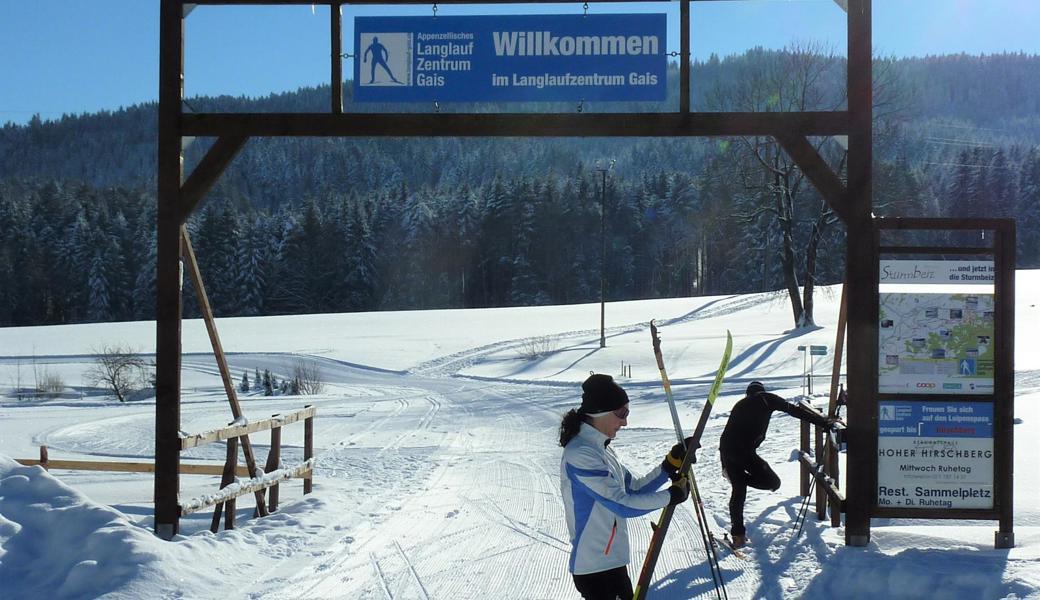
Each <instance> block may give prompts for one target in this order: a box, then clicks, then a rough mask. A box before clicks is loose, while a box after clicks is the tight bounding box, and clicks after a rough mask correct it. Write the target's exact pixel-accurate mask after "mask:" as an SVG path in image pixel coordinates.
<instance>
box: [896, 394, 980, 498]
mask: <svg viewBox="0 0 1040 600" xmlns="http://www.w3.org/2000/svg"><path fill="white" fill-rule="evenodd" d="M877 473H878V478H877V481H878V487H877V498H878V506H882V507H891V508H938V509H953V508H968V509H992V508H993V506H994V502H993V405H992V404H991V403H989V402H943V401H937V400H924V401H919V402H908V401H891V402H880V403H879V404H878V471H877Z"/></svg>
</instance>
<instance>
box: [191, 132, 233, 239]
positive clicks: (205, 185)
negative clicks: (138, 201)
mask: <svg viewBox="0 0 1040 600" xmlns="http://www.w3.org/2000/svg"><path fill="white" fill-rule="evenodd" d="M248 139H249V138H248V137H247V136H242V135H226V136H221V137H219V138H217V141H216V142H214V143H213V145H212V146H210V149H209V151H208V152H206V155H205V156H203V157H202V160H201V161H199V164H198V165H196V166H195V170H193V171H192V172H191V175H189V176H188V180H187V181H185V182H184V185H182V186H181V206H182V210H181V223H184V222H185V221H187V220H188V217H189V216H190V215H191V213H193V212H195V208H196V207H198V205H199V202H201V201H202V198H203V197H204V196H205V195H206V193H207V192H209V191H210V189H212V188H213V185H214V184H216V182H217V180H218V179H220V176H221V175H223V174H224V170H225V169H227V167H228V165H229V164H231V161H232V160H233V159H234V158H235V155H237V154H238V151H239V150H241V149H242V146H244V145H245V143H246V141H247V140H248Z"/></svg>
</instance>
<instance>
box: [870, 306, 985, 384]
mask: <svg viewBox="0 0 1040 600" xmlns="http://www.w3.org/2000/svg"><path fill="white" fill-rule="evenodd" d="M993 315H994V309H993V295H992V294H896V293H889V294H886V293H882V294H881V305H880V323H879V329H878V347H879V354H880V356H879V357H878V391H879V392H881V393H904V394H907V393H909V394H947V395H950V394H991V393H993V356H994V352H995V344H994V339H993Z"/></svg>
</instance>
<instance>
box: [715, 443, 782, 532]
mask: <svg viewBox="0 0 1040 600" xmlns="http://www.w3.org/2000/svg"><path fill="white" fill-rule="evenodd" d="M722 469H723V470H724V471H725V472H726V477H728V478H729V483H730V485H732V486H733V493H732V494H730V497H729V520H730V523H731V524H732V525H731V526H730V530H729V531H730V533H732V534H733V535H745V533H746V530H745V529H744V501H745V500H747V489H748V487H753V488H755V489H759V490H770V491H776V490H778V489H780V477H778V476H777V474H776V473H774V472H773V469H772V468H771V467H770V466H769V464H768V463H767V462H766V461H764V460H762V457H760V456H759V455H758V454H755V453H754V452H751V453H750V454H749V453H734V452H726V451H725V450H723V451H722Z"/></svg>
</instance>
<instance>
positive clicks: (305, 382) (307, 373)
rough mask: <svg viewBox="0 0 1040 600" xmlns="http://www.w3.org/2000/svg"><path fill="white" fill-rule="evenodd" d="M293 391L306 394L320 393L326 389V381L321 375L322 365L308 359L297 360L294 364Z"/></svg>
mask: <svg viewBox="0 0 1040 600" xmlns="http://www.w3.org/2000/svg"><path fill="white" fill-rule="evenodd" d="M292 388H293V391H294V392H296V393H299V394H303V395H305V396H310V395H313V394H320V393H322V392H324V391H325V382H324V380H323V379H322V376H321V366H319V365H318V363H316V362H313V361H308V360H302V359H300V360H297V361H296V364H294V365H293V374H292Z"/></svg>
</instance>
